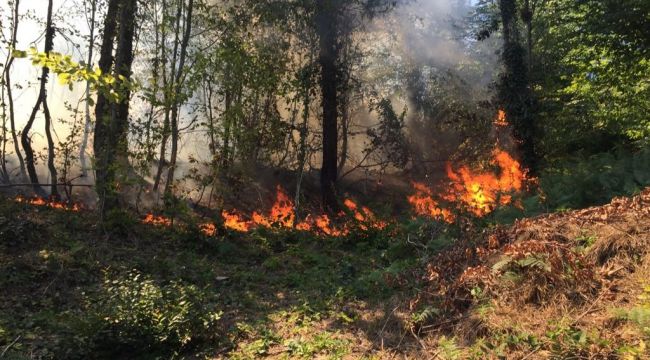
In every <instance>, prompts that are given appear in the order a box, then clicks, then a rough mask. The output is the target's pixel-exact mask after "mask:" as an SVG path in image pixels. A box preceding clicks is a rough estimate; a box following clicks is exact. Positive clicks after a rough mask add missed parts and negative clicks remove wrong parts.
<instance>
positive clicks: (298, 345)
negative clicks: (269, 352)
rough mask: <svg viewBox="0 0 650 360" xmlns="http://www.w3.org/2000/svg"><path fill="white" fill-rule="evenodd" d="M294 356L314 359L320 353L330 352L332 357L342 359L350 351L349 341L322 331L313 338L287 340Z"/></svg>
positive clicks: (286, 343)
mask: <svg viewBox="0 0 650 360" xmlns="http://www.w3.org/2000/svg"><path fill="white" fill-rule="evenodd" d="M285 346H286V347H287V348H288V350H289V353H290V354H291V355H292V357H295V358H300V359H313V358H314V357H316V356H317V355H318V354H322V353H325V354H328V358H330V359H342V358H343V356H344V355H345V354H347V352H348V348H349V341H347V340H344V339H338V338H337V337H336V336H335V335H334V334H332V333H329V332H322V333H319V334H316V335H315V336H314V337H313V338H312V339H308V340H304V339H291V340H288V341H287V342H285Z"/></svg>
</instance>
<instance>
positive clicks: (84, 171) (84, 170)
mask: <svg viewBox="0 0 650 360" xmlns="http://www.w3.org/2000/svg"><path fill="white" fill-rule="evenodd" d="M90 11H91V17H90V39H89V41H88V63H87V64H88V69H89V70H92V63H93V50H94V47H95V15H96V14H97V0H91V10H90ZM91 99H92V95H91V94H90V81H87V82H86V123H85V125H84V132H83V137H82V139H81V145H80V146H79V164H80V166H81V176H82V177H87V176H88V164H87V161H86V149H87V147H88V137H89V135H90V129H91V125H92V122H91V120H90V101H91Z"/></svg>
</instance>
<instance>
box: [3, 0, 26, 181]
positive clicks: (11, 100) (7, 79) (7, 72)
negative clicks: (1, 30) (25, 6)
mask: <svg viewBox="0 0 650 360" xmlns="http://www.w3.org/2000/svg"><path fill="white" fill-rule="evenodd" d="M19 7H20V0H14V14H13V31H12V33H11V44H10V47H11V48H12V49H15V48H16V42H17V35H18V23H19V20H20V18H19V12H18V10H19ZM9 55H10V56H9V59H8V61H7V64H6V65H5V68H4V73H5V86H6V88H7V101H8V103H9V104H8V105H9V125H10V127H11V130H10V131H11V138H12V139H13V142H14V151H15V152H16V157H17V158H18V163H19V165H20V175H21V177H22V180H25V179H27V174H26V172H25V160H24V159H23V154H22V153H21V151H20V143H19V142H18V135H17V133H16V115H15V109H14V96H13V92H12V89H11V66H12V65H13V63H14V57H13V56H11V54H9ZM3 154H4V152H3Z"/></svg>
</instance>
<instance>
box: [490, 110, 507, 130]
mask: <svg viewBox="0 0 650 360" xmlns="http://www.w3.org/2000/svg"><path fill="white" fill-rule="evenodd" d="M494 125H496V126H508V125H510V124H509V123H508V119H507V117H506V112H505V111H504V110H502V109H499V111H498V112H497V117H496V119H494Z"/></svg>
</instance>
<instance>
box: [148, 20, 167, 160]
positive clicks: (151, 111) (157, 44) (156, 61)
mask: <svg viewBox="0 0 650 360" xmlns="http://www.w3.org/2000/svg"><path fill="white" fill-rule="evenodd" d="M154 11H155V14H154V22H155V23H154V27H155V29H156V35H155V40H154V41H155V44H154V46H155V51H156V55H155V56H154V59H153V64H152V65H153V67H152V70H151V77H152V84H151V86H152V91H151V99H150V101H149V102H150V104H149V105H150V107H149V117H148V119H147V125H146V126H147V128H146V132H147V133H146V140H145V147H146V149H145V151H146V160H147V164H151V161H153V158H154V156H155V154H154V146H153V144H152V143H151V130H152V129H151V128H152V126H153V119H154V112H155V111H156V103H157V97H158V75H159V74H158V73H159V70H160V69H159V68H160V57H159V54H158V52H159V51H160V24H159V22H158V9H157V8H154ZM163 55H164V54H163Z"/></svg>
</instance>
